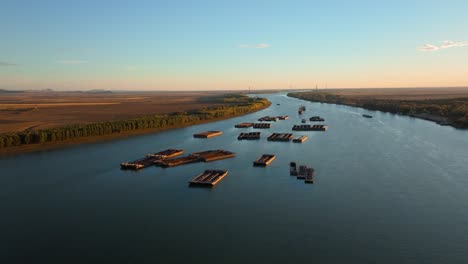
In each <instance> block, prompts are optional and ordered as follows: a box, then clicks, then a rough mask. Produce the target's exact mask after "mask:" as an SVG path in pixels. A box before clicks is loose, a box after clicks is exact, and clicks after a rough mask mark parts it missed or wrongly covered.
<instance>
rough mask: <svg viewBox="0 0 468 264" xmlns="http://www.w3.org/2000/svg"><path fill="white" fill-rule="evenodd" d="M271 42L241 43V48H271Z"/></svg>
mask: <svg viewBox="0 0 468 264" xmlns="http://www.w3.org/2000/svg"><path fill="white" fill-rule="evenodd" d="M269 47H270V45H269V44H265V43H259V44H240V45H239V48H241V49H266V48H269Z"/></svg>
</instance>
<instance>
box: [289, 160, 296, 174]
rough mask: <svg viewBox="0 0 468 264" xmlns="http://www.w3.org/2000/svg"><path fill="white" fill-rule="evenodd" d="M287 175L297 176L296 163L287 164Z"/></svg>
mask: <svg viewBox="0 0 468 264" xmlns="http://www.w3.org/2000/svg"><path fill="white" fill-rule="evenodd" d="M289 175H291V176H297V167H296V162H294V161H291V162H290V163H289Z"/></svg>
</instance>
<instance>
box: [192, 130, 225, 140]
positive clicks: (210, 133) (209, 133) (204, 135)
mask: <svg viewBox="0 0 468 264" xmlns="http://www.w3.org/2000/svg"><path fill="white" fill-rule="evenodd" d="M222 134H223V132H221V131H205V132H201V133H196V134H193V137H194V138H211V137H216V136H220V135H222Z"/></svg>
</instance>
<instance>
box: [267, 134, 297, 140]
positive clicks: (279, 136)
mask: <svg viewBox="0 0 468 264" xmlns="http://www.w3.org/2000/svg"><path fill="white" fill-rule="evenodd" d="M291 139H293V134H290V133H273V134H271V135H270V136H269V137H268V138H267V140H268V141H291Z"/></svg>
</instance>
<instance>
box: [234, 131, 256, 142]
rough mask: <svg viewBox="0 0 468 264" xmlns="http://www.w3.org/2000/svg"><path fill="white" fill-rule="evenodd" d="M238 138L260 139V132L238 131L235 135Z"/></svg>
mask: <svg viewBox="0 0 468 264" xmlns="http://www.w3.org/2000/svg"><path fill="white" fill-rule="evenodd" d="M237 139H238V140H244V139H246V140H256V139H260V132H249V133H240V134H239V136H238V137H237Z"/></svg>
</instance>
